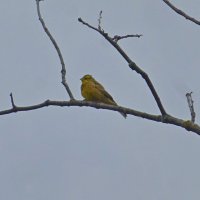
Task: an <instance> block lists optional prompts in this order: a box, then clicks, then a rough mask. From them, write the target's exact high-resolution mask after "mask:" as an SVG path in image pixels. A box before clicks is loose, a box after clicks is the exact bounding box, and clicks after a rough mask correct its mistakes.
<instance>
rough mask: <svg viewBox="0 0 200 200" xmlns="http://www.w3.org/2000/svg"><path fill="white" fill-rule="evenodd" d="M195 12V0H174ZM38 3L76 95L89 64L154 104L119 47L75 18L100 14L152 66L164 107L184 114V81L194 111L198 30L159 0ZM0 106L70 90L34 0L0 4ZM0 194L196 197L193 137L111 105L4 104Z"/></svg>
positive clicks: (115, 89) (115, 90)
mask: <svg viewBox="0 0 200 200" xmlns="http://www.w3.org/2000/svg"><path fill="white" fill-rule="evenodd" d="M173 3H174V4H175V5H176V6H177V7H179V8H180V9H183V10H184V11H185V12H187V13H188V14H189V15H191V16H193V17H196V18H197V19H199V18H200V16H199V9H200V2H199V0H192V1H188V0H182V1H178V0H173ZM40 4H41V12H42V15H43V17H44V20H45V22H46V25H47V26H48V28H49V30H50V31H51V33H52V34H53V36H54V37H55V39H56V41H57V42H58V45H59V47H60V49H61V51H62V54H63V57H64V60H65V64H66V67H67V81H68V84H69V86H70V88H71V90H72V92H73V94H74V96H75V98H76V99H82V97H81V93H80V85H81V82H80V78H81V77H82V76H83V75H84V74H92V75H93V76H94V77H95V78H96V79H97V80H98V81H99V82H101V83H102V84H103V85H104V86H105V88H106V90H107V91H108V92H109V93H111V94H112V96H113V98H114V99H115V101H116V102H117V103H118V104H119V105H121V106H125V107H129V108H133V109H135V110H139V111H142V112H148V113H151V114H160V113H159V110H158V108H157V106H156V103H155V101H154V99H153V97H152V95H151V93H150V92H149V89H148V87H147V86H146V83H145V82H144V80H143V79H142V78H141V77H140V76H139V75H138V74H136V73H135V72H134V71H132V70H130V68H129V67H128V65H127V63H126V62H125V60H123V58H122V57H121V56H120V55H119V54H118V52H117V51H116V50H115V49H114V48H113V47H112V46H111V45H110V44H109V43H108V42H107V41H106V40H105V39H104V38H103V37H101V36H100V35H99V34H98V33H97V32H94V31H93V30H91V29H88V28H87V27H85V26H83V25H82V24H80V23H79V22H78V21H77V19H78V17H82V19H83V20H85V21H87V22H89V23H91V24H92V25H95V26H97V18H98V14H99V11H100V10H103V19H102V26H103V29H104V30H105V31H106V32H108V33H109V34H110V35H111V36H113V35H126V34H143V37H141V38H139V39H138V38H131V39H126V40H123V41H120V42H119V44H120V45H121V46H122V47H123V49H124V50H125V51H126V53H127V54H128V55H129V56H130V57H131V58H132V59H133V61H134V62H136V63H137V64H138V65H139V66H140V67H141V68H142V69H143V70H144V71H146V72H147V73H148V74H149V77H150V78H151V80H152V82H153V83H154V85H155V88H156V90H157V92H158V94H159V96H160V98H161V100H162V103H163V105H164V107H165V109H166V111H167V112H168V113H169V114H171V115H173V116H175V117H179V118H182V119H190V113H189V108H188V106H187V101H186V98H185V94H186V92H190V91H193V99H194V103H195V105H194V106H195V111H196V113H197V118H196V122H197V123H199V120H200V119H199V113H200V103H199V102H200V101H199V98H200V87H199V74H200V70H199V63H200V56H199V47H200V40H199V30H200V27H199V26H197V25H195V24H194V23H192V22H190V21H187V20H186V19H184V18H183V17H181V16H179V15H177V14H176V13H175V12H174V11H172V10H171V9H170V8H169V7H168V6H167V5H166V4H164V3H163V2H162V1H161V0H160V1H158V0H157V1H156V0H155V1H149V0H134V1H133V0H125V1H119V0H109V1H106V0H101V1H91V0H85V1H78V0H73V1H69V0H57V1H54V0H45V1H42V2H41V3H40ZM0 26H1V29H0V36H1V37H0V44H1V46H0V55H1V60H0V62H1V64H0V65H1V67H0V68H1V73H0V110H5V109H9V108H10V107H11V102H10V96H9V94H10V92H12V93H13V95H14V99H15V103H16V104H17V105H19V106H28V105H33V104H37V103H41V102H43V101H44V100H46V99H51V100H68V99H69V98H68V95H67V94H66V92H65V89H64V87H63V86H62V84H61V74H60V70H61V66H60V62H59V59H58V56H57V54H56V51H55V49H54V48H53V45H52V44H51V42H50V41H49V39H48V37H47V36H46V34H45V33H44V31H43V29H42V27H41V24H40V22H39V20H38V16H37V13H36V3H35V0H29V1H28V0H20V1H13V0H7V1H2V2H1V6H0ZM0 127H1V128H0V130H1V131H0V199H2V200H46V199H48V200H55V199H56V200H58V199H59V200H66V199H68V200H102V199H104V200H112V199H113V200H122V199H124V200H125V199H126V200H128V199H137V200H146V199H148V200H161V199H162V200H169V199H170V200H177V199H181V200H188V199H191V200H193V199H199V196H200V190H199V182H200V174H199V168H200V159H199V153H200V137H199V136H197V135H196V134H194V133H190V132H187V131H186V130H184V129H182V128H179V127H176V126H172V125H166V124H161V123H156V122H151V121H148V120H144V119H140V118H137V117H134V116H128V118H127V119H124V118H123V117H122V116H121V115H120V114H119V113H118V112H114V111H106V110H101V109H99V110H97V109H94V108H86V107H82V108H80V107H64V108H59V107H48V108H43V109H40V110H35V111H29V112H20V113H15V114H10V115H4V116H1V120H0Z"/></svg>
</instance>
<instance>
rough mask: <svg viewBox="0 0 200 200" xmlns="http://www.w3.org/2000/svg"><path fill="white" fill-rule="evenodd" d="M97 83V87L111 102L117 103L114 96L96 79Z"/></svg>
mask: <svg viewBox="0 0 200 200" xmlns="http://www.w3.org/2000/svg"><path fill="white" fill-rule="evenodd" d="M94 83H95V88H96V89H97V90H99V91H100V92H101V93H102V94H103V95H104V96H105V97H106V98H108V99H109V100H110V101H111V102H113V103H114V104H116V102H115V101H114V99H113V98H112V96H111V95H110V94H109V93H108V92H107V91H106V90H105V89H104V87H103V86H102V85H101V84H100V83H99V82H97V81H96V80H95V81H94Z"/></svg>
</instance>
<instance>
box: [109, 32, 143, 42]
mask: <svg viewBox="0 0 200 200" xmlns="http://www.w3.org/2000/svg"><path fill="white" fill-rule="evenodd" d="M142 36H143V35H142V34H135V35H124V36H119V35H115V36H114V37H113V41H115V42H118V41H119V40H122V39H125V38H132V37H137V38H140V37H142Z"/></svg>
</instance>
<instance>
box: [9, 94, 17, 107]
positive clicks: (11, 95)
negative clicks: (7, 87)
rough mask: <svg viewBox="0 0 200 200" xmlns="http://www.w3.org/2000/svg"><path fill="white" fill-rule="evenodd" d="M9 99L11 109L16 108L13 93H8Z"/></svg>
mask: <svg viewBox="0 0 200 200" xmlns="http://www.w3.org/2000/svg"><path fill="white" fill-rule="evenodd" d="M10 100H11V104H12V108H13V110H16V105H15V102H14V98H13V94H12V93H10Z"/></svg>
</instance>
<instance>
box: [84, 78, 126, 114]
mask: <svg viewBox="0 0 200 200" xmlns="http://www.w3.org/2000/svg"><path fill="white" fill-rule="evenodd" d="M81 81H82V85H81V94H82V96H83V97H84V98H85V100H86V101H95V102H101V103H105V104H110V105H115V106H117V103H116V102H115V101H114V99H113V98H112V96H111V95H110V94H109V93H108V92H106V90H105V89H104V87H103V86H102V85H101V84H100V83H98V82H97V81H96V80H95V79H94V78H93V77H92V76H91V75H89V74H87V75H85V76H83V77H82V78H81ZM120 114H121V115H122V116H123V117H125V118H126V114H125V113H123V112H120Z"/></svg>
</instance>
